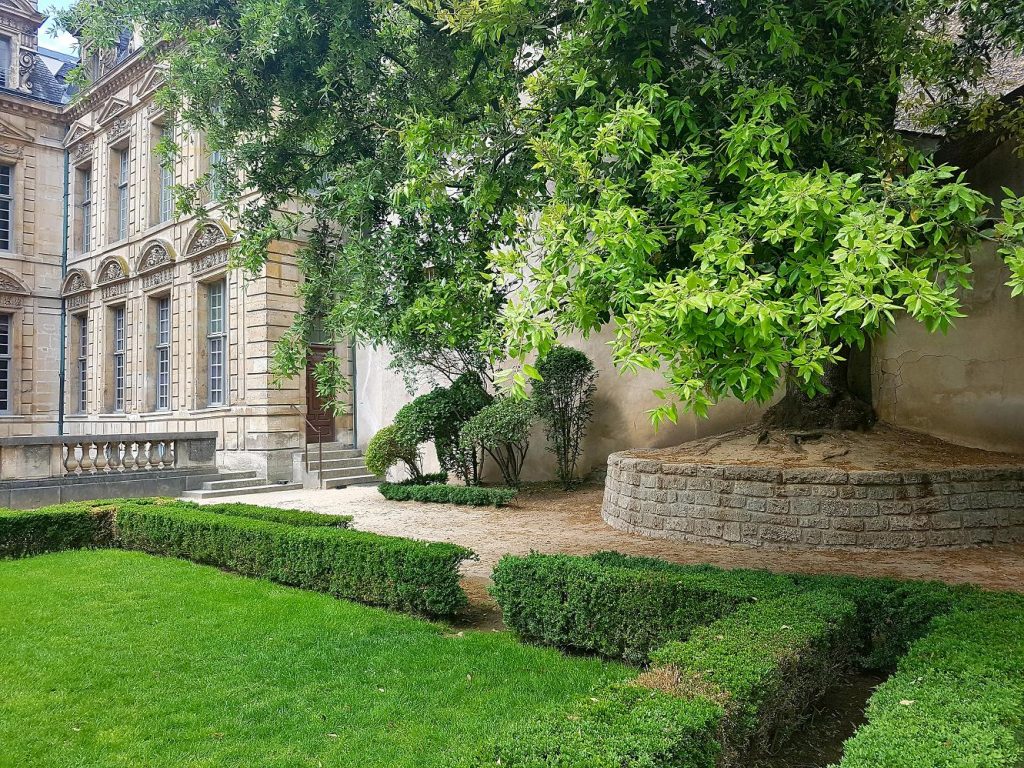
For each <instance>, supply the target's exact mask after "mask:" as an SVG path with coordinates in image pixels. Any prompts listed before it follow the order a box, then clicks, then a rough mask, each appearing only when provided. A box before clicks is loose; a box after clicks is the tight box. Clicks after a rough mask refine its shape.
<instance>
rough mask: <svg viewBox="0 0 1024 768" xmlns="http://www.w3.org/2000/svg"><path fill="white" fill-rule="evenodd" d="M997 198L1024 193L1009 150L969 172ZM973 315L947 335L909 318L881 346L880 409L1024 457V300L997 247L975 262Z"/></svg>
mask: <svg viewBox="0 0 1024 768" xmlns="http://www.w3.org/2000/svg"><path fill="white" fill-rule="evenodd" d="M969 178H970V179H971V181H972V182H973V183H974V184H975V185H976V186H977V187H978V188H980V189H981V190H982V191H983V192H985V194H987V195H988V196H989V197H992V198H994V199H995V200H997V201H998V200H999V198H1000V197H1002V192H1001V191H1000V188H1001V187H1003V186H1006V187H1009V188H1011V189H1013V190H1016V191H1017V192H1020V191H1024V160H1021V159H1019V158H1015V157H1014V156H1013V153H1012V152H1011V151H1010V148H1009V147H1008V146H1006V145H1004V146H1002V147H999V148H997V149H996V150H995V151H994V152H992V153H991V154H990V155H989V156H988V157H987V158H985V160H983V161H982V162H981V163H979V164H978V165H977V166H975V168H974V169H973V170H972V172H971V174H969ZM973 266H974V270H975V274H974V290H972V291H970V292H968V293H967V294H966V296H965V298H964V312H965V314H966V315H967V317H963V318H960V319H959V320H957V322H956V325H955V326H954V328H953V329H951V330H950V331H949V333H948V334H947V335H945V336H943V335H941V334H930V333H928V332H927V331H926V330H925V328H924V326H922V325H921V324H919V323H916V322H914V321H910V320H906V319H904V320H901V321H900V322H898V323H897V326H896V330H895V331H894V332H892V333H890V334H888V335H887V336H886V337H885V338H883V339H881V340H879V341H877V342H875V344H874V348H873V355H872V381H873V390H874V400H875V407H876V410H877V411H878V415H879V417H880V418H882V419H883V420H885V421H888V422H891V423H893V424H897V425H899V426H903V427H908V428H910V429H917V430H921V431H923V432H928V433H930V434H934V435H937V436H939V437H942V438H945V439H947V440H952V441H953V442H957V443H962V444H965V445H971V446H975V447H978V448H985V449H989V450H1000V451H1011V452H1016V453H1024V297H1017V298H1011V297H1010V289H1009V288H1008V287H1007V286H1006V281H1007V280H1008V279H1009V277H1010V272H1009V270H1008V269H1007V268H1006V266H1005V265H1004V264H1003V263H1002V261H1001V260H1000V259H999V258H998V257H997V256H996V255H995V253H994V251H993V249H992V248H990V247H986V248H981V249H979V250H978V252H977V253H976V254H975V256H974V259H973Z"/></svg>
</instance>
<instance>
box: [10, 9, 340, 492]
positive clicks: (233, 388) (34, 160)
mask: <svg viewBox="0 0 1024 768" xmlns="http://www.w3.org/2000/svg"><path fill="white" fill-rule="evenodd" d="M23 3H24V0H0V40H3V39H4V38H3V37H2V36H3V35H5V29H6V27H5V25H6V24H7V23H8V22H9V21H16V22H18V23H19V24H20V26H19V28H18V31H19V35H18V37H17V41H18V45H17V49H16V53H17V54H18V55H19V56H21V57H23V58H24V57H27V56H28V55H30V54H31V55H32V56H34V57H35V61H34V62H33V65H32V66H33V68H41V69H43V70H45V71H46V72H47V73H49V74H50V75H51V80H52V81H53V82H49V81H48V82H47V83H46V86H48V87H40V86H39V85H37V84H36V83H35V82H33V80H32V78H29V79H27V80H26V79H24V78H22V80H18V81H13V80H11V79H10V78H9V79H8V80H7V85H6V86H0V116H2V117H0V207H2V206H3V205H5V204H6V205H7V210H8V214H7V215H8V218H9V219H10V221H11V222H12V224H11V227H10V229H11V234H10V238H9V239H10V243H9V245H8V247H7V248H6V249H5V248H4V247H3V245H4V241H3V239H2V236H0V374H2V373H3V371H4V370H5V366H7V368H6V370H7V371H8V380H7V386H8V387H9V390H10V396H9V398H8V403H7V407H6V408H5V407H3V405H4V384H5V380H4V378H3V376H2V375H0V436H19V435H29V434H34V435H43V434H57V433H58V432H60V433H62V434H68V435H107V434H126V433H131V434H141V433H152V434H159V433H182V432H208V431H212V432H216V433H217V435H218V437H217V446H218V451H219V462H218V463H219V464H220V466H221V467H222V468H226V469H237V470H255V471H256V472H257V473H258V474H259V475H260V476H261V477H265V478H267V479H269V480H285V479H290V478H291V477H292V474H293V455H294V454H295V453H296V451H297V450H298V449H301V448H302V447H303V446H304V445H305V444H306V442H307V440H308V441H313V442H315V441H317V440H318V439H319V438H321V437H322V439H323V440H325V441H327V442H332V441H340V442H346V441H351V439H352V432H351V428H350V422H351V419H350V418H346V417H342V418H339V419H335V418H334V417H332V416H329V415H327V414H326V413H325V411H324V410H323V408H322V407H321V405H320V403H319V401H318V400H317V398H316V396H315V392H314V391H313V389H312V387H309V386H307V384H308V382H307V381H306V377H299V378H297V379H294V380H291V381H284V382H276V381H274V379H273V376H272V374H271V372H270V360H271V355H272V351H273V347H274V344H275V343H276V342H277V340H278V339H279V338H280V337H281V335H282V334H283V332H284V331H285V330H286V329H287V328H288V326H289V325H290V324H291V321H292V317H293V316H294V314H295V312H296V311H297V310H298V309H299V305H298V301H299V299H298V298H297V296H296V288H297V285H298V281H299V272H298V268H297V265H296V260H295V258H294V254H295V251H296V249H297V248H298V247H299V243H295V242H277V243H275V244H274V245H273V246H272V247H271V250H270V256H269V259H268V262H267V264H266V266H265V268H264V269H263V270H262V271H261V273H260V274H258V275H254V274H252V273H249V272H246V271H245V270H242V269H240V268H235V267H233V266H232V265H231V264H230V263H229V252H230V247H231V244H232V242H233V241H234V240H235V238H236V234H237V233H236V232H235V227H234V224H233V222H232V221H230V220H229V219H227V218H225V217H224V215H223V214H222V212H221V209H220V206H219V205H218V202H217V194H216V184H215V173H214V174H213V179H214V183H211V184H209V185H208V190H207V203H206V205H205V209H206V210H205V211H204V215H203V216H201V217H192V216H190V217H185V218H181V217H178V216H176V214H175V210H174V200H173V191H172V190H173V187H174V186H175V185H185V184H192V183H195V182H196V181H197V180H202V179H204V178H206V177H207V176H209V175H210V174H209V173H208V172H209V171H210V170H211V167H213V168H214V169H215V168H216V158H211V156H210V153H209V151H208V150H207V149H206V147H205V146H204V141H203V137H202V136H201V135H198V134H197V133H194V132H190V131H188V130H187V129H185V128H183V127H181V126H174V125H172V124H171V123H170V121H169V120H168V119H167V116H166V115H164V114H163V113H162V111H161V110H160V109H159V108H158V107H157V106H156V105H155V104H154V95H155V93H156V91H157V90H158V88H159V87H160V85H161V82H162V80H161V72H160V68H159V67H158V66H157V65H156V63H155V60H154V58H153V57H152V55H151V54H150V53H149V52H148V51H146V50H143V49H142V47H141V45H140V41H139V40H138V39H137V38H132V37H130V36H127V35H126V36H124V37H123V38H122V39H121V40H120V41H119V43H118V45H117V47H116V48H115V49H111V50H109V51H103V52H101V53H100V54H99V55H96V56H91V57H90V59H91V60H90V64H89V66H90V67H91V68H92V73H91V74H92V78H93V79H92V82H91V84H90V85H89V89H88V91H87V92H85V93H84V94H82V95H81V96H80V98H76V99H74V100H70V99H69V98H68V94H67V91H68V86H67V85H65V84H64V83H63V82H62V80H61V79H60V78H61V77H62V76H63V74H65V73H66V70H63V71H62V70H61V69H60V68H59V67H58V68H57V69H56V76H54V71H53V70H54V67H53V65H52V64H51V65H50V66H47V61H46V59H47V57H50V56H52V55H51V54H50V53H49V52H46V51H45V50H44V51H43V52H42V53H41V52H40V50H39V49H38V46H37V44H36V39H35V34H36V33H35V30H36V29H37V28H38V26H39V24H40V23H41V21H42V17H41V16H40V15H39V14H38V13H37V12H36V11H35V8H34V7H30V6H28V5H27V4H25V5H24V6H23V5H22V4H23ZM12 4H13V7H12V8H11V9H10V10H9V8H8V6H12ZM16 12H17V13H20V14H21V15H20V16H15V15H14V14H15V13H16ZM7 13H11V14H12V15H11V17H10V19H8V18H7V17H6V16H4V14H7ZM68 69H70V65H69V66H68ZM19 71H20V70H19ZM12 86H18V87H12ZM53 86H57V87H53ZM168 133H171V134H172V136H173V139H174V140H175V142H176V144H177V145H178V147H179V152H178V154H177V155H176V157H175V159H174V161H173V162H164V161H163V160H162V159H161V156H160V155H159V154H158V153H157V143H158V142H159V141H160V139H161V138H162V137H163V136H165V135H166V134H168ZM211 164H212V166H211ZM4 169H10V170H4ZM7 178H9V179H10V182H9V183H7V184H5V181H4V180H5V179H7ZM8 188H9V192H7V193H5V191H4V190H6V189H8ZM5 194H6V195H7V197H6V198H5V196H4V195H5ZM3 215H4V214H3V212H2V209H0V216H3ZM0 235H2V233H0ZM62 307H63V313H62ZM62 321H63V327H62ZM5 334H6V336H5ZM62 337H63V339H64V342H63V345H62V343H61V338H62ZM5 338H6V339H7V340H8V343H9V348H10V352H7V351H6V349H7V348H6V347H5ZM62 346H63V349H62ZM62 351H63V362H62V358H61V353H62ZM62 370H63V372H64V381H63V387H61V384H60V378H61V377H60V373H61V371H62ZM61 389H63V402H61V399H60V392H61Z"/></svg>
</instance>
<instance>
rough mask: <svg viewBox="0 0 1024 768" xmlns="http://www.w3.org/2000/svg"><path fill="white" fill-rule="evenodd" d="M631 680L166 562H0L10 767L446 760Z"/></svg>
mask: <svg viewBox="0 0 1024 768" xmlns="http://www.w3.org/2000/svg"><path fill="white" fill-rule="evenodd" d="M631 674H634V673H632V672H631V671H630V670H629V669H627V668H625V667H622V666H618V665H613V664H607V663H602V662H599V661H596V660H590V659H580V658H567V657H564V656H562V655H560V654H558V653H557V652H554V651H550V650H544V649H540V648H534V647H527V646H524V645H521V644H519V643H517V642H516V641H515V640H513V639H512V637H510V636H509V635H507V634H505V633H477V632H467V633H465V635H464V636H459V635H452V634H451V633H450V632H449V631H448V630H446V628H444V627H443V626H439V625H434V624H430V623H428V622H424V621H419V620H416V619H412V618H408V617H405V616H401V615H397V614H392V613H388V612H385V611H381V610H376V609H371V608H365V607H363V606H359V605H355V604H352V603H346V602H343V601H339V600H335V599H332V598H330V597H326V596H324V595H320V594H313V593H308V592H303V591H299V590H294V589H288V588H285V587H280V586H276V585H273V584H270V583H266V582H261V581H254V580H251V579H246V578H242V577H238V576H234V575H231V574H226V573H222V572H220V571H217V570H215V569H212V568H208V567H203V566H198V565H195V564H192V563H188V562H184V561H181V560H175V559H169V558H157V557H150V556H148V555H143V554H138V553H133V552H124V551H119V550H100V551H77V552H62V553H59V554H52V555H44V556H40V557H32V558H28V559H25V560H16V561H2V562H0V766H3V768H8V767H10V768H14V767H15V766H16V767H17V768H29V767H30V766H47V768H61V767H62V766H76V768H77V767H81V766H103V768H114V767H115V766H132V768H143V767H144V768H158V767H160V766H167V767H168V768H170V767H171V766H174V767H175V768H179V767H180V766H217V767H218V768H221V767H224V766H247V767H249V766H252V767H255V766H281V767H282V768H283V767H284V766H288V768H293V767H296V766H325V767H327V766H359V767H360V768H368V767H370V766H417V768H419V767H420V766H423V767H424V768H426V767H428V766H441V765H445V764H447V763H448V761H450V760H452V759H453V758H456V759H457V758H459V757H460V756H463V755H467V754H469V753H470V752H472V751H473V749H474V747H476V746H477V745H478V744H480V743H481V742H484V741H486V740H488V739H492V738H494V737H495V736H497V735H498V734H500V732H501V731H503V730H504V729H506V728H508V727H510V726H511V725H513V724H514V723H515V722H516V721H517V720H521V719H527V718H531V717H533V716H534V715H535V713H536V712H537V711H538V709H541V708H545V707H547V706H550V705H558V704H562V703H564V702H566V701H567V700H569V699H572V698H576V697H579V696H584V695H586V694H587V693H588V691H590V689H591V688H592V687H593V686H595V685H597V684H599V683H600V682H602V681H605V680H610V679H621V678H624V677H628V676H629V675H631Z"/></svg>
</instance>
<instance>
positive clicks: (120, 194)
mask: <svg viewBox="0 0 1024 768" xmlns="http://www.w3.org/2000/svg"><path fill="white" fill-rule="evenodd" d="M130 151H131V144H125V146H124V147H122V148H121V149H117V150H115V152H116V154H117V177H116V182H115V185H114V189H115V192H116V204H117V237H116V238H115V240H114V242H121V241H122V240H127V239H128V234H129V229H130V227H129V222H130V219H131V215H130V210H131V195H130V191H129V180H130V179H131V158H130V155H129V152H130Z"/></svg>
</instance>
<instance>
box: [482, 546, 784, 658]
mask: <svg viewBox="0 0 1024 768" xmlns="http://www.w3.org/2000/svg"><path fill="white" fill-rule="evenodd" d="M608 562H611V563H613V564H607V563H608ZM633 565H638V564H636V563H634V564H633ZM492 578H493V579H494V586H493V587H492V588H491V592H492V594H493V595H494V597H495V599H496V600H497V601H498V604H499V605H500V606H501V610H502V614H503V616H504V620H505V624H506V625H507V626H509V627H510V628H511V629H513V630H514V631H515V632H516V633H517V634H518V635H519V636H520V637H522V638H523V639H524V640H528V641H531V642H537V643H544V644H547V645H555V646H558V647H559V648H566V649H572V650H577V651H588V652H593V653H600V654H602V655H604V656H609V657H613V658H622V659H626V660H627V661H631V662H634V663H641V662H643V661H644V660H646V658H647V655H648V653H649V652H650V651H651V650H652V649H653V648H657V647H658V646H660V645H662V644H664V643H665V642H667V641H668V640H678V639H685V638H686V637H687V636H688V635H689V633H690V632H691V631H692V630H693V629H695V628H696V627H699V626H703V625H706V624H710V623H711V622H713V621H715V620H716V619H718V618H720V617H722V616H724V615H726V614H728V613H730V612H732V611H733V610H735V609H736V608H738V607H739V606H740V605H743V604H744V603H749V602H751V601H753V600H755V599H757V598H758V597H766V596H768V595H770V594H772V593H773V592H776V593H777V592H778V591H779V590H783V589H789V590H791V591H795V589H794V587H793V584H792V582H790V581H789V580H787V579H785V578H784V577H777V576H774V575H773V574H770V573H759V572H754V571H748V572H746V574H745V575H744V576H743V577H742V578H735V577H734V576H732V575H731V572H729V571H721V570H718V569H694V570H690V571H672V570H669V569H659V568H642V567H628V566H627V565H624V564H620V563H619V562H617V561H615V560H614V559H612V558H610V556H607V555H605V556H599V557H596V558H590V557H574V556H570V555H541V554H536V553H534V554H531V555H527V556H522V557H521V556H515V555H506V556H505V557H503V558H502V559H501V560H500V561H499V562H498V565H497V566H496V567H495V569H494V573H493V576H492Z"/></svg>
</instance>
